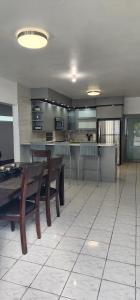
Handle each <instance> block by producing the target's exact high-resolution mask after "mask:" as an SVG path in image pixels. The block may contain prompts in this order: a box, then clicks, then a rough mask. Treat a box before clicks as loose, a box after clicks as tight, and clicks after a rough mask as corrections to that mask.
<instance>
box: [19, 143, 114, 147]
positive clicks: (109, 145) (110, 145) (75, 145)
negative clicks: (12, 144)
mask: <svg viewBox="0 0 140 300" xmlns="http://www.w3.org/2000/svg"><path fill="white" fill-rule="evenodd" d="M58 143H60V144H62V143H63V142H57V144H58ZM86 143H88V142H86ZM69 144H70V146H72V147H79V146H80V144H82V143H69ZM83 144H85V142H83ZM21 145H22V146H30V145H46V146H47V145H48V146H54V145H55V142H46V143H39V142H36V143H25V144H21ZM97 145H98V146H99V147H113V146H116V144H105V143H103V144H101V143H98V144H97Z"/></svg>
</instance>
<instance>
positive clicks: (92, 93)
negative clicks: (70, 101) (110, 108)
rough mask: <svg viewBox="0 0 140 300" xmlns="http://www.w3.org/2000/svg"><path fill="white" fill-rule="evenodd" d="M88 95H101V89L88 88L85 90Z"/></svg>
mask: <svg viewBox="0 0 140 300" xmlns="http://www.w3.org/2000/svg"><path fill="white" fill-rule="evenodd" d="M87 94H88V96H99V95H101V91H100V90H90V91H87Z"/></svg>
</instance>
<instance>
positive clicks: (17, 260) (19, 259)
mask: <svg viewBox="0 0 140 300" xmlns="http://www.w3.org/2000/svg"><path fill="white" fill-rule="evenodd" d="M77 193H78V192H77ZM69 203H70V201H69V202H68V204H67V205H66V207H67V206H68V205H69ZM64 209H65V207H64V208H63V210H64ZM55 219H57V217H56V218H55ZM55 219H54V220H55ZM54 220H53V222H54ZM45 231H46V229H45V230H44V231H43V232H42V233H44V232H45ZM36 240H37V239H36ZM36 240H35V241H34V242H33V244H32V245H34V244H35V242H36ZM18 243H19V242H18ZM50 255H51V254H50ZM21 258H22V255H21V256H20V257H19V258H18V259H16V262H15V263H14V265H16V264H17V263H18V262H19V261H21ZM47 259H48V258H47ZM47 259H46V261H45V263H44V264H43V265H42V268H43V266H45V264H46V262H47ZM28 262H29V261H28ZM30 263H31V262H30ZM11 268H12V267H11ZM11 268H10V269H11ZM42 268H41V269H40V270H39V272H40V271H41V270H42ZM9 271H10V270H8V271H7V272H6V273H5V274H4V275H3V276H2V278H1V279H2V280H4V279H3V277H4V276H5V275H6V274H7V273H8V272H9ZM39 272H38V273H37V275H38V274H39ZM37 275H36V277H37ZM36 277H35V278H36ZM35 278H34V279H33V281H34V280H35ZM4 281H5V282H9V281H6V280H4ZM33 281H32V282H33ZM32 282H31V284H32ZM15 284H17V283H15ZM31 284H30V285H29V286H28V287H27V289H26V291H27V290H28V288H30V286H31ZM21 286H22V285H21ZM26 291H25V293H26ZM25 293H24V294H25ZM24 294H23V295H22V297H21V298H20V299H22V298H23V296H24Z"/></svg>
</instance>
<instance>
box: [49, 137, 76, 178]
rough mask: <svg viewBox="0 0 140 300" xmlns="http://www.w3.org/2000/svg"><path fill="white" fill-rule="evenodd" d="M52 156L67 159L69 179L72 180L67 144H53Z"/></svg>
mask: <svg viewBox="0 0 140 300" xmlns="http://www.w3.org/2000/svg"><path fill="white" fill-rule="evenodd" d="M53 155H55V156H63V158H68V159H69V168H70V174H69V175H70V179H71V178H72V156H71V149H70V144H69V143H62V142H61V143H55V145H54V151H53Z"/></svg>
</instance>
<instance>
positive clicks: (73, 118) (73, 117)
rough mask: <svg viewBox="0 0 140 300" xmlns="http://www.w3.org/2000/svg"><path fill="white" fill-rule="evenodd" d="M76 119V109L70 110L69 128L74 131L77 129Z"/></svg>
mask: <svg viewBox="0 0 140 300" xmlns="http://www.w3.org/2000/svg"><path fill="white" fill-rule="evenodd" d="M76 120H77V118H76V111H75V110H70V111H69V112H68V130H71V131H74V130H76V129H77V124H76Z"/></svg>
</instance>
